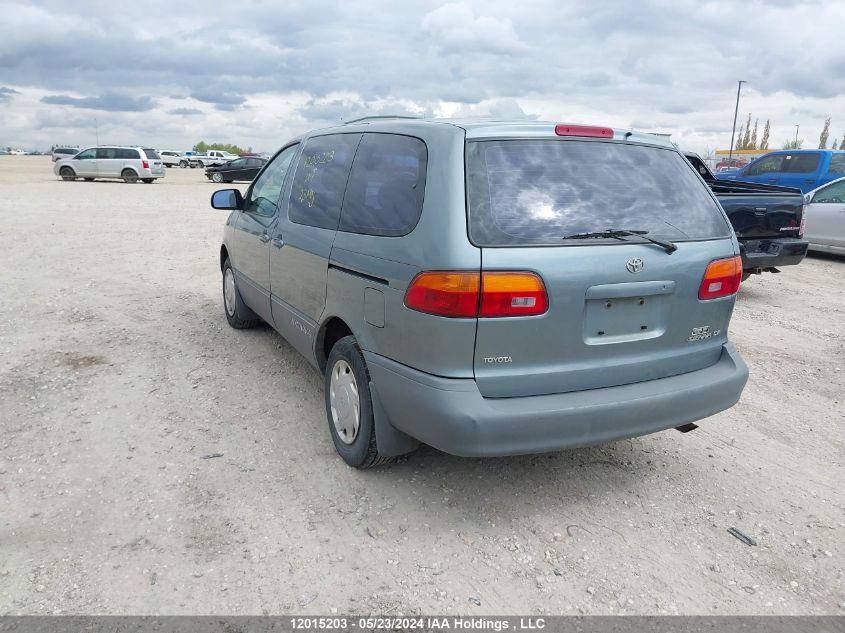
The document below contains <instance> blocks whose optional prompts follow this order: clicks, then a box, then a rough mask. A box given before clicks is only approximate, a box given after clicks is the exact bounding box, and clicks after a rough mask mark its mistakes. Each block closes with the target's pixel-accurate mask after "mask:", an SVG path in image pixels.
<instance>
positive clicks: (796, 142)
mask: <svg viewBox="0 0 845 633" xmlns="http://www.w3.org/2000/svg"><path fill="white" fill-rule="evenodd" d="M758 124H759V119H754V127H753V128H752V127H751V113H750V112H749V114H748V121H746V123H745V124H744V125H740V126H739V134H737V136H736V145H735V146H734V149H739V150H742V149H769V129H770V127H771V126H770V123H769V119H766V125H765V126H763V134H762V136H761V137H760V141H759V143H758V142H757V130H758ZM829 138H830V117H827V119H826V120H825V122H824V127H823V128H822V133H821V134H820V135H819V149H828V147H827V141H828V139H829ZM803 145H804V139H803V138H795V139H789V140H786V141H784V142H783V149H801V147H802V146H803ZM830 149H845V132H843V133H842V140H841V141H840V140H838V139H833V143H831V144H830Z"/></svg>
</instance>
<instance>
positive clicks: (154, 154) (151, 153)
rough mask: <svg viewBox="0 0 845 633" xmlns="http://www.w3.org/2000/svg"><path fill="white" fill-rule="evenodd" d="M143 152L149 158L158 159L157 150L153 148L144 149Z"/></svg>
mask: <svg viewBox="0 0 845 633" xmlns="http://www.w3.org/2000/svg"><path fill="white" fill-rule="evenodd" d="M144 154H146V155H147V158H149V159H150V160H158V159H159V155H158V152H156V151H155V150H154V149H145V150H144Z"/></svg>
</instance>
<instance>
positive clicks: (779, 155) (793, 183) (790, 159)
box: [716, 149, 845, 193]
mask: <svg viewBox="0 0 845 633" xmlns="http://www.w3.org/2000/svg"><path fill="white" fill-rule="evenodd" d="M842 176H845V151H843V150H830V149H797V150H795V149H791V150H780V151H777V152H770V153H769V154H766V155H765V156H761V157H760V158H758V159H757V160H755V161H753V162H751V163H749V164H748V165H746V166H745V167H743V168H742V169H732V170H729V171H723V172H716V178H718V179H719V180H742V181H745V182H757V183H761V184H769V185H779V186H782V187H796V188H798V189H800V190H801V191H802V192H803V193H807V192H808V191H812V190H813V189H816V188H817V187H820V186H822V185H823V184H825V183H826V182H830V181H831V180H836V179H837V178H841V177H842Z"/></svg>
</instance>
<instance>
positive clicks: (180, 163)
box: [179, 160, 188, 169]
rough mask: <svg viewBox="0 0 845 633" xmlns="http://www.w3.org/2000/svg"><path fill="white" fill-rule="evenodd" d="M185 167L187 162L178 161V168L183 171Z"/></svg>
mask: <svg viewBox="0 0 845 633" xmlns="http://www.w3.org/2000/svg"><path fill="white" fill-rule="evenodd" d="M187 166H188V161H186V160H180V161H179V167H181V168H182V169H185V167H187Z"/></svg>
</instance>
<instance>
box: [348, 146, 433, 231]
mask: <svg viewBox="0 0 845 633" xmlns="http://www.w3.org/2000/svg"><path fill="white" fill-rule="evenodd" d="M427 164H428V151H427V149H426V146H425V143H424V142H423V141H421V140H420V139H418V138H414V137H411V136H401V135H398V134H364V138H363V139H362V140H361V144H360V145H359V146H358V151H357V152H356V154H355V160H354V162H353V163H352V171H351V172H350V175H349V183H348V184H347V186H346V195H345V196H344V198H343V209H342V211H341V215H340V226H339V229H340V230H341V231H347V232H349V233H362V234H364V235H378V236H384V237H398V236H401V235H407V234H408V233H410V232H411V230H413V228H414V227H415V226H416V225H417V222H418V221H419V219H420V214H421V213H422V206H423V195H424V193H425V178H426V167H427Z"/></svg>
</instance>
